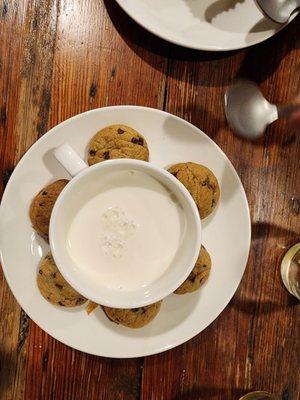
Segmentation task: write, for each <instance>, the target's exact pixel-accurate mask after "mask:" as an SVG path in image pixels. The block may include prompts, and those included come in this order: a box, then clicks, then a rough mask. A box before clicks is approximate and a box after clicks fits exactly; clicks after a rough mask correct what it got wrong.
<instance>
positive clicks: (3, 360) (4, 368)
mask: <svg viewBox="0 0 300 400" xmlns="http://www.w3.org/2000/svg"><path fill="white" fill-rule="evenodd" d="M15 368H16V365H15V361H14V360H13V359H12V358H11V355H9V354H7V353H6V352H5V351H4V350H0V399H4V398H5V394H6V393H7V391H8V390H9V389H10V388H11V387H12V384H13V377H14V374H13V373H12V372H11V371H12V370H15Z"/></svg>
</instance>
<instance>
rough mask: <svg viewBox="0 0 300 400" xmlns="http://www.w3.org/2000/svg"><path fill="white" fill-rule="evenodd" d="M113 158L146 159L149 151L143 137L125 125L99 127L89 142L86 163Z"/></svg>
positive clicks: (90, 163)
mask: <svg viewBox="0 0 300 400" xmlns="http://www.w3.org/2000/svg"><path fill="white" fill-rule="evenodd" d="M114 158H135V159H137V160H142V161H148V160H149V151H148V146H147V142H146V140H145V138H144V137H143V136H142V135H141V134H140V133H138V132H137V131H135V130H134V129H132V128H130V127H129V126H126V125H111V126H107V127H106V128H103V129H101V131H99V132H98V133H96V135H95V136H94V137H93V138H92V140H91V141H90V143H89V147H88V163H89V165H93V164H96V163H98V162H101V161H105V160H111V159H114Z"/></svg>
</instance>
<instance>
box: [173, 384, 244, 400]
mask: <svg viewBox="0 0 300 400" xmlns="http://www.w3.org/2000/svg"><path fill="white" fill-rule="evenodd" d="M251 391H252V390H250V389H247V390H245V389H238V388H228V389H226V388H217V387H208V386H201V387H194V388H191V389H188V390H186V391H184V392H183V393H181V394H180V395H179V396H178V395H177V396H175V397H172V398H171V400H202V399H211V398H215V396H217V397H218V398H220V399H221V398H222V399H232V400H238V399H239V398H240V397H242V396H243V395H245V394H246V393H249V392H251Z"/></svg>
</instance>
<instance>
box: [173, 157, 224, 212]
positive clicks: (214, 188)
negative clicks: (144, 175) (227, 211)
mask: <svg viewBox="0 0 300 400" xmlns="http://www.w3.org/2000/svg"><path fill="white" fill-rule="evenodd" d="M168 171H169V172H170V173H171V174H172V175H174V176H175V177H176V178H177V179H178V180H180V182H181V183H182V184H183V185H184V186H185V187H186V188H187V190H188V191H189V192H190V193H191V195H192V197H193V199H194V200H195V203H196V205H197V207H198V210H199V214H200V217H201V218H205V217H207V216H208V215H209V214H210V213H211V212H212V211H213V209H214V208H215V207H216V205H217V203H218V201H219V198H220V188H219V184H218V181H217V178H216V177H215V175H214V174H213V173H212V171H211V170H210V169H208V168H206V167H204V166H203V165H200V164H196V163H193V162H187V163H181V164H175V165H173V166H172V167H170V168H169V169H168Z"/></svg>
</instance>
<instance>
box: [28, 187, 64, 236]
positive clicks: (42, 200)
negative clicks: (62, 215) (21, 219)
mask: <svg viewBox="0 0 300 400" xmlns="http://www.w3.org/2000/svg"><path fill="white" fill-rule="evenodd" d="M68 182H69V181H68V180H67V179H60V180H59V181H56V182H53V183H51V184H50V185H48V186H46V187H45V188H44V189H42V190H41V191H40V192H39V193H38V194H37V195H36V196H35V197H34V199H33V200H32V202H31V205H30V210H29V216H30V220H31V223H32V226H33V228H34V229H35V230H36V231H37V232H38V233H39V234H40V235H41V236H43V237H44V238H45V239H48V236H49V223H50V217H51V213H52V210H53V207H54V203H55V202H56V199H57V198H58V196H59V194H60V193H61V191H62V190H63V188H64V187H65V186H66V185H67V183H68Z"/></svg>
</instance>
